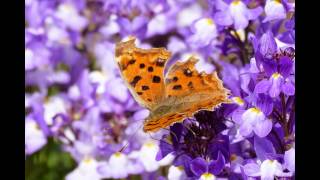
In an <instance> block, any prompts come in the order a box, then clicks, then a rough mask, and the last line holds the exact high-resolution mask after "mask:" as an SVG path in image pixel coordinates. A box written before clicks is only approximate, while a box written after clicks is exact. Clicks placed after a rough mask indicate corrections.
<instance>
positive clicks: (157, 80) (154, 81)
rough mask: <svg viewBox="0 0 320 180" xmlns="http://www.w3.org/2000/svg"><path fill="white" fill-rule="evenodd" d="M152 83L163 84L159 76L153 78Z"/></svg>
mask: <svg viewBox="0 0 320 180" xmlns="http://www.w3.org/2000/svg"><path fill="white" fill-rule="evenodd" d="M152 82H153V83H160V82H161V78H160V77H159V76H153V78H152Z"/></svg>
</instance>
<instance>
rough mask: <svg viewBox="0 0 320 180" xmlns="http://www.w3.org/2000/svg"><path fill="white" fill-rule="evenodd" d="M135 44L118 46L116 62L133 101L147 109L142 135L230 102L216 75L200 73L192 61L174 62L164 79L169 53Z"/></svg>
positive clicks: (194, 60)
mask: <svg viewBox="0 0 320 180" xmlns="http://www.w3.org/2000/svg"><path fill="white" fill-rule="evenodd" d="M134 41H135V39H131V40H129V41H127V42H121V43H118V44H117V46H116V60H117V63H118V65H119V68H120V70H121V75H122V78H123V79H124V80H125V82H126V85H127V86H128V88H129V90H130V92H131V94H132V95H133V97H134V98H135V100H136V101H137V102H138V103H139V104H140V105H141V106H143V107H145V108H147V109H149V110H150V115H149V117H148V118H147V119H146V120H145V122H144V128H143V129H144V131H145V132H155V131H158V130H159V129H161V128H165V127H167V126H170V125H171V124H173V123H175V122H179V121H182V120H183V119H184V118H186V117H191V116H193V114H194V113H195V112H197V111H199V110H203V109H206V110H212V109H213V108H214V107H217V106H218V105H220V104H221V103H227V102H230V101H229V100H228V93H229V91H228V90H227V89H225V88H224V87H223V85H222V81H221V80H220V79H219V78H218V76H217V74H216V73H215V72H214V73H213V74H206V73H205V72H201V73H199V72H198V71H197V70H196V69H195V64H196V62H197V60H196V59H195V58H193V57H191V58H190V59H188V60H187V61H185V62H176V63H175V64H174V65H173V66H172V67H170V68H169V70H168V73H167V74H166V76H165V75H164V67H165V65H166V62H167V60H168V59H169V58H170V56H171V53H170V52H168V51H167V50H166V49H164V48H152V49H148V50H145V49H140V48H137V47H135V44H134Z"/></svg>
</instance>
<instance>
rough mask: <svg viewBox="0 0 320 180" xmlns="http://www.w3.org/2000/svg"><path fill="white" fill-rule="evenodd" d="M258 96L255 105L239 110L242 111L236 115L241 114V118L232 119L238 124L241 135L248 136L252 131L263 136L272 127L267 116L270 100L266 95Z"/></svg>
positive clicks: (270, 106)
mask: <svg viewBox="0 0 320 180" xmlns="http://www.w3.org/2000/svg"><path fill="white" fill-rule="evenodd" d="M260 97H261V99H258V102H257V104H256V106H253V107H251V108H249V109H247V110H245V111H241V112H243V113H242V114H241V113H239V115H238V116H240V115H241V118H240V117H239V118H235V119H234V120H235V121H236V123H237V124H239V125H240V127H239V128H240V129H239V130H240V134H241V135H242V136H249V135H251V133H252V132H254V133H255V134H257V135H258V136H259V137H265V136H267V135H268V134H269V132H270V131H271V129H272V121H271V120H270V119H269V118H268V115H270V114H271V112H272V108H273V104H272V100H271V99H270V98H269V97H267V96H260Z"/></svg>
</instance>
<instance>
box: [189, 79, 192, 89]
mask: <svg viewBox="0 0 320 180" xmlns="http://www.w3.org/2000/svg"><path fill="white" fill-rule="evenodd" d="M188 87H189V88H190V89H193V83H192V82H191V81H190V82H189V83H188Z"/></svg>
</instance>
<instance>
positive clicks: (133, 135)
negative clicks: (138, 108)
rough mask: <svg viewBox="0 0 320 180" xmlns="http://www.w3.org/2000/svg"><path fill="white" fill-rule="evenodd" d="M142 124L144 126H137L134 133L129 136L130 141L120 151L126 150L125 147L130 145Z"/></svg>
mask: <svg viewBox="0 0 320 180" xmlns="http://www.w3.org/2000/svg"><path fill="white" fill-rule="evenodd" d="M142 126H143V124H141V125H140V126H139V128H137V129H136V130H135V131H134V133H133V134H132V135H131V136H130V137H129V139H128V142H127V143H126V144H125V145H124V146H122V148H121V149H120V150H119V151H118V152H122V151H123V150H125V149H126V148H127V147H128V145H129V143H130V141H131V140H132V138H133V137H135V135H136V134H137V132H138V130H140V129H141V128H142Z"/></svg>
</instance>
